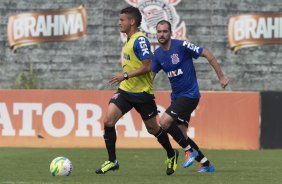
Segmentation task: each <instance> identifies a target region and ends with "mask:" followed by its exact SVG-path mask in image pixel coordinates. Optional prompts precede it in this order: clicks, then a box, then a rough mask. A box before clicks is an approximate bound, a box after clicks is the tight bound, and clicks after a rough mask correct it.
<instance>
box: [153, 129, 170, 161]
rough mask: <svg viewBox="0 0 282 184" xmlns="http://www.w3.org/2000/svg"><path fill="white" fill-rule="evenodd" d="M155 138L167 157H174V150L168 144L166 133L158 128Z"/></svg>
mask: <svg viewBox="0 0 282 184" xmlns="http://www.w3.org/2000/svg"><path fill="white" fill-rule="evenodd" d="M155 137H156V138H157V139H158V142H159V143H160V144H161V145H162V146H163V148H164V149H165V150H166V153H167V157H168V158H171V157H173V156H174V154H175V153H174V149H172V146H171V144H170V142H169V138H168V135H167V133H166V132H165V131H164V130H163V129H162V128H160V130H159V131H158V133H157V134H156V135H155Z"/></svg>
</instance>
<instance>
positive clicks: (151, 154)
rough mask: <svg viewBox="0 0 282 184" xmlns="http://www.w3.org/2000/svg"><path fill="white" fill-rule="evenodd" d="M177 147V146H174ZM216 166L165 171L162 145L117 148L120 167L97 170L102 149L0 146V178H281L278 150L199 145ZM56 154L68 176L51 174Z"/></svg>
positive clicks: (261, 183)
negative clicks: (67, 163) (69, 168)
mask: <svg viewBox="0 0 282 184" xmlns="http://www.w3.org/2000/svg"><path fill="white" fill-rule="evenodd" d="M179 150H180V149H179ZM203 152H204V153H205V154H206V156H208V158H209V159H210V160H212V162H213V163H214V164H215V166H216V172H215V173H197V172H196V169H197V167H198V166H199V164H198V163H196V162H195V163H194V164H193V165H192V166H191V167H189V168H187V169H184V168H182V167H181V165H182V161H183V155H184V154H183V152H181V154H180V157H179V164H178V168H177V170H176V172H175V173H174V174H173V175H171V176H166V174H165V165H164V160H165V157H166V155H165V152H164V151H163V150H161V149H118V150H117V155H118V160H119V162H120V170H118V171H115V172H108V173H107V174H105V175H96V174H95V172H94V171H95V169H96V168H97V167H98V166H99V165H100V164H101V163H102V162H103V161H105V160H106V159H107V156H106V150H104V149H31V148H0V166H1V167H0V183H4V184H13V183H18V184H26V183H42V184H43V183H44V184H51V183H52V184H55V183H76V184H79V183H93V184H108V183H109V184H124V183H126V184H127V183H128V184H135V183H139V184H149V183H150V184H158V183H160V184H166V183H167V184H168V183H169V184H182V183H183V184H184V183H185V184H186V183H191V184H204V183H208V184H233V183H234V184H235V183H236V184H249V183H254V184H266V183H267V184H281V183H282V158H281V156H282V150H260V151H237V150H236V151H234V150H228V151H227V150H203ZM57 156H66V157H68V158H69V159H70V160H71V161H72V163H73V165H74V170H73V173H72V174H71V176H68V177H53V176H51V174H50V172H49V164H50V162H51V161H52V159H53V158H55V157H57Z"/></svg>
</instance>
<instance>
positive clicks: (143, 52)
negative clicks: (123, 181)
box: [96, 6, 179, 175]
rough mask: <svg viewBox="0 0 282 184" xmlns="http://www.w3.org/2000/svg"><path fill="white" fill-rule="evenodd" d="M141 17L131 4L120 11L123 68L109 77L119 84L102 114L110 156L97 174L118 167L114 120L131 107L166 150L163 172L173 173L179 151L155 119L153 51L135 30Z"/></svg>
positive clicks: (140, 33)
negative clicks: (124, 38)
mask: <svg viewBox="0 0 282 184" xmlns="http://www.w3.org/2000/svg"><path fill="white" fill-rule="evenodd" d="M141 21H142V15H141V13H140V11H139V9H138V8H135V7H132V6H130V7H127V8H124V9H122V10H121V12H120V17H119V26H120V31H121V32H122V33H125V34H126V35H127V42H126V43H125V45H124V47H123V50H122V57H123V58H122V70H123V72H121V73H118V74H116V75H114V76H113V77H112V78H111V79H110V81H109V83H110V84H111V85H117V84H119V88H118V90H117V92H116V93H115V94H114V95H113V96H112V98H111V99H110V102H109V106H108V110H107V112H106V116H105V118H104V131H105V132H104V140H105V144H106V148H107V151H108V156H109V158H108V160H107V161H105V162H104V163H103V164H102V166H101V167H100V168H98V169H97V170H96V173H97V174H105V173H106V172H108V171H110V170H117V169H119V163H118V161H117V158H116V139H117V137H116V130H115V124H116V123H117V121H118V120H119V119H120V118H121V117H122V116H123V115H124V114H125V113H127V112H128V111H130V110H131V109H132V108H135V109H136V111H137V112H138V113H139V114H140V115H141V117H142V119H143V121H144V123H145V126H146V128H147V130H148V132H149V133H150V134H152V135H154V136H155V137H156V138H157V139H158V142H159V143H160V144H161V145H162V146H163V148H164V149H165V150H166V152H167V157H168V159H167V160H166V163H167V169H166V174H167V175H171V174H173V173H174V171H175V170H176V167H177V159H178V154H179V152H178V151H177V150H174V149H173V148H172V146H171V144H170V142H169V139H168V135H167V133H166V132H165V131H163V129H161V128H160V126H159V125H158V124H157V121H156V115H157V114H158V110H157V106H156V103H155V100H154V99H155V97H154V94H153V76H152V71H151V67H152V66H151V59H152V53H151V48H150V43H149V41H148V39H147V38H146V37H145V35H144V34H143V33H142V32H140V31H139V30H138V27H139V26H140V25H141Z"/></svg>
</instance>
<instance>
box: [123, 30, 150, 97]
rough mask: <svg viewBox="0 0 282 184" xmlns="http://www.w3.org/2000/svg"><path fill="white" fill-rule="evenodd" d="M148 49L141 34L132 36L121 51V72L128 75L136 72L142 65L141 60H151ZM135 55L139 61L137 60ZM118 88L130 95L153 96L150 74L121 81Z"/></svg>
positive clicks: (148, 45)
mask: <svg viewBox="0 0 282 184" xmlns="http://www.w3.org/2000/svg"><path fill="white" fill-rule="evenodd" d="M134 48H135V49H134ZM150 49H151V48H150V43H149V41H148V39H147V38H146V37H145V35H144V34H143V33H142V32H137V33H135V34H133V35H132V36H131V37H130V39H129V40H128V41H127V42H126V43H125V45H124V47H123V49H122V67H123V72H128V73H129V72H131V71H133V70H136V69H138V68H140V67H141V66H142V65H143V63H142V60H143V59H151V57H152V55H151V51H150ZM134 50H135V51H134ZM136 52H137V53H136ZM137 55H138V56H139V58H141V59H138V57H137ZM119 88H120V89H122V90H124V91H127V92H131V93H140V92H147V93H149V94H153V76H152V72H148V73H145V74H142V75H139V76H136V77H132V78H129V79H128V80H123V81H122V82H121V83H120V85H119Z"/></svg>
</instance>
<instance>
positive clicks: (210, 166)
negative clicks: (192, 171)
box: [198, 164, 215, 172]
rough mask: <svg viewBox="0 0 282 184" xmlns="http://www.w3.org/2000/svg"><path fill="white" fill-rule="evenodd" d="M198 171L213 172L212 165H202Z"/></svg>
mask: <svg viewBox="0 0 282 184" xmlns="http://www.w3.org/2000/svg"><path fill="white" fill-rule="evenodd" d="M198 172H215V168H214V165H212V164H210V165H208V166H203V165H201V167H200V168H199V169H198Z"/></svg>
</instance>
